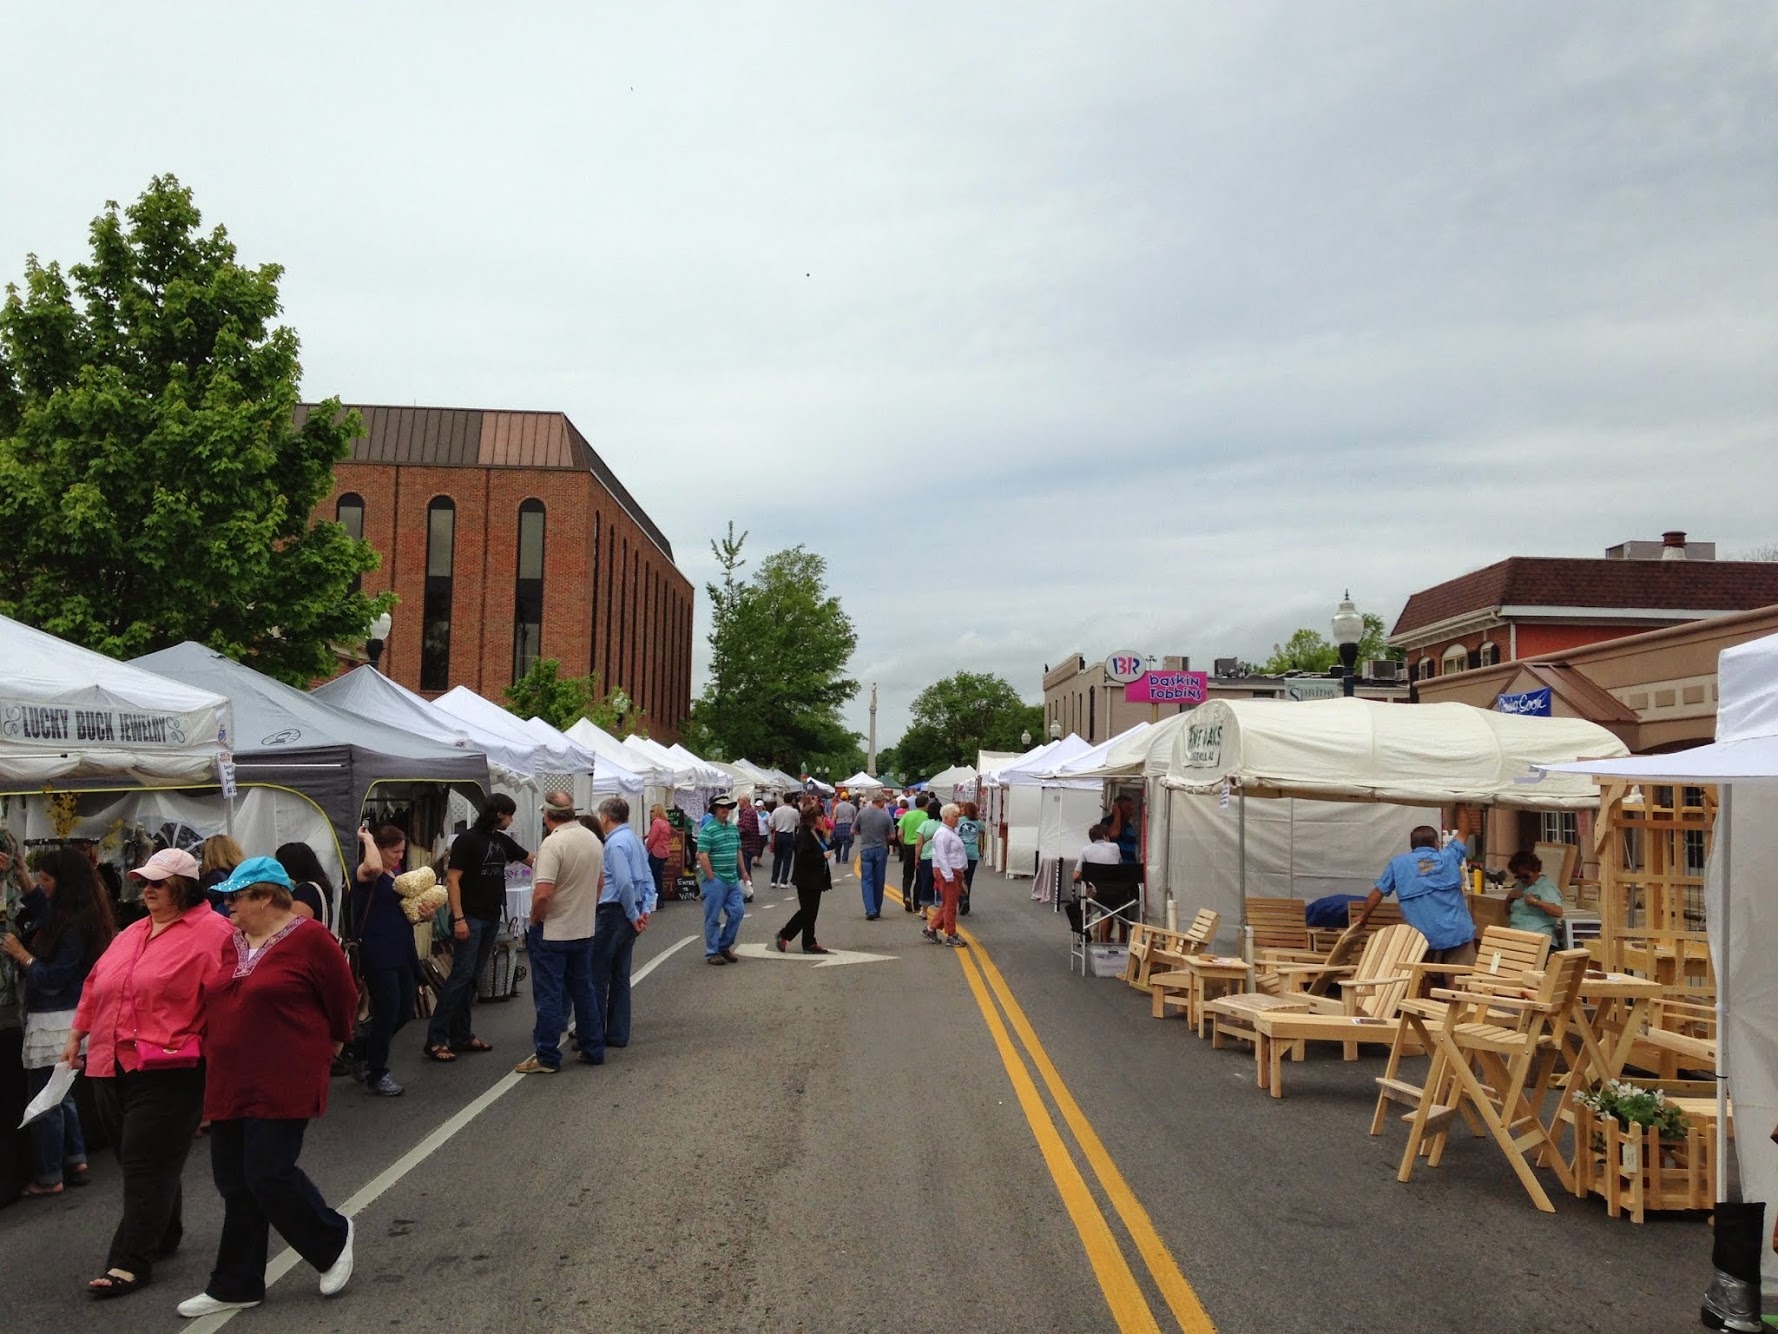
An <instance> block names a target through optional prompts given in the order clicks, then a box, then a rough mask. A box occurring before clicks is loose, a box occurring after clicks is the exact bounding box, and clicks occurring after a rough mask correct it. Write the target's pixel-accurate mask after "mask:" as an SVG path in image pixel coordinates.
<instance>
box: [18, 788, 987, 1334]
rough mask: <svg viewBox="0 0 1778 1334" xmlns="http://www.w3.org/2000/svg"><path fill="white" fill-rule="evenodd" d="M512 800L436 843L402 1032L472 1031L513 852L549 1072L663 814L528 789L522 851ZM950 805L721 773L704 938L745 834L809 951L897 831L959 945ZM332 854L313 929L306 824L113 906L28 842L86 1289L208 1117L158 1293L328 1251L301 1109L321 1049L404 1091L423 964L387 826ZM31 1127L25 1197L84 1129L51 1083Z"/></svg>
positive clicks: (523, 1068)
mask: <svg viewBox="0 0 1778 1334" xmlns="http://www.w3.org/2000/svg"><path fill="white" fill-rule="evenodd" d="M516 813H517V807H516V805H515V803H514V802H513V800H512V799H511V798H510V797H507V796H504V795H495V796H493V797H491V798H490V799H489V800H488V801H487V802H486V803H485V805H484V807H483V809H482V811H481V812H480V814H479V816H478V817H477V819H476V820H475V822H474V824H473V825H471V826H470V827H469V828H468V829H467V830H465V831H463V832H462V833H460V834H459V835H457V837H456V838H455V840H454V841H453V842H452V844H451V846H450V851H449V855H448V859H447V860H446V863H445V891H446V893H445V897H446V907H445V909H444V910H441V915H440V919H439V927H440V928H441V930H442V929H444V928H445V927H446V920H447V918H448V941H449V949H450V961H449V968H448V971H447V972H445V973H444V974H443V976H442V980H441V981H438V983H437V986H436V1000H435V1003H434V1005H433V1008H432V1012H431V1014H430V1016H429V1017H428V1018H427V1020H426V1031H425V1038H424V1041H423V1045H422V1054H423V1055H424V1057H425V1059H426V1060H428V1061H431V1062H434V1063H438V1064H449V1063H452V1062H455V1061H457V1060H458V1059H460V1058H462V1057H464V1056H468V1055H474V1054H479V1053H485V1052H489V1051H492V1050H493V1045H492V1044H491V1043H490V1042H488V1041H486V1040H484V1039H483V1038H482V1037H481V1036H479V1035H478V1034H477V1033H476V1032H475V1028H474V1024H473V1022H472V1021H473V1015H474V1008H473V1007H474V1002H475V999H476V995H477V991H478V987H477V983H478V979H480V978H481V977H482V975H483V973H484V971H485V970H486V969H487V967H488V963H489V959H490V956H491V954H492V952H493V950H494V948H495V946H496V943H497V941H498V939H499V937H500V934H501V926H502V923H503V920H504V916H505V912H506V905H507V898H506V888H507V870H508V868H509V867H511V866H513V865H515V864H524V865H528V866H531V867H532V868H533V888H532V897H531V913H530V920H529V922H528V923H527V926H526V941H525V945H526V952H527V954H528V956H529V965H530V970H531V978H532V996H533V1002H534V1008H535V1015H536V1022H535V1025H534V1027H533V1031H532V1040H531V1051H530V1053H529V1054H528V1055H526V1056H525V1057H524V1059H523V1060H521V1061H520V1062H519V1063H518V1065H517V1066H516V1067H515V1070H516V1072H517V1073H521V1074H553V1073H556V1072H558V1071H559V1070H560V1069H561V1067H562V1064H563V1062H564V1059H565V1058H564V1054H563V1046H564V1045H565V1039H570V1038H571V1039H572V1045H573V1048H574V1049H577V1052H578V1054H577V1056H576V1059H577V1061H578V1062H579V1063H581V1064H585V1065H591V1066H598V1065H602V1064H603V1063H604V1062H605V1060H606V1056H607V1053H608V1051H610V1050H611V1049H614V1048H619V1049H621V1048H623V1047H626V1046H628V1045H629V1043H630V1040H631V1004H630V989H631V962H632V957H633V952H634V947H635V943H636V941H637V939H638V938H639V937H640V936H641V935H642V933H643V932H644V931H646V930H647V929H648V925H649V921H650V918H651V917H652V915H653V914H654V912H655V911H656V908H657V905H658V902H659V899H660V897H661V892H662V889H663V875H664V871H665V867H666V864H667V859H668V855H669V852H670V848H671V840H672V837H673V831H672V829H671V826H670V824H669V822H668V820H667V818H666V812H665V811H664V810H663V809H662V808H661V807H659V806H656V807H654V808H653V810H652V811H651V812H650V819H649V821H648V825H647V830H646V833H645V834H642V835H639V834H638V833H637V832H636V831H635V830H633V829H632V828H631V827H630V824H629V820H630V808H629V805H628V803H627V802H626V801H624V800H623V799H622V798H620V797H611V798H607V799H606V800H604V801H603V802H601V803H600V804H599V805H598V807H597V809H596V810H595V811H592V812H585V813H582V812H580V811H577V810H576V808H575V805H574V802H573V799H572V797H571V796H570V795H569V794H567V793H565V792H552V793H550V794H548V796H547V797H546V798H545V801H544V803H543V805H542V807H541V808H540V814H541V817H542V823H543V828H544V837H543V838H542V839H541V841H540V843H539V846H538V847H537V849H536V850H534V851H533V850H529V849H527V848H525V847H523V846H521V845H520V844H519V843H518V842H517V840H516V839H514V837H513V836H512V834H511V833H510V832H509V831H510V829H511V827H512V824H513V820H514V817H515V815H516ZM974 816H975V813H974V811H973V809H972V808H969V807H967V806H961V807H960V806H957V805H941V804H940V803H939V802H938V801H937V800H936V799H931V800H928V799H926V798H920V799H919V800H917V801H916V802H915V803H914V804H912V805H908V804H907V803H906V802H905V801H904V802H902V803H900V804H898V805H897V806H895V807H891V806H889V804H888V803H887V802H886V800H885V798H884V797H883V795H882V794H880V793H878V794H874V795H871V796H869V797H867V798H864V799H862V800H861V802H857V803H855V802H853V801H852V800H850V799H849V798H848V797H847V796H846V794H844V793H842V794H839V796H838V797H837V799H836V800H834V801H832V802H831V803H824V802H822V801H821V799H820V798H819V797H817V796H815V795H813V794H808V795H804V796H801V797H800V798H799V797H794V796H793V797H787V798H785V799H782V800H762V801H761V802H759V803H758V804H755V803H754V801H753V800H751V798H750V797H745V796H743V797H729V796H722V797H718V798H717V799H716V800H714V801H712V802H711V803H710V807H709V813H708V815H707V816H706V817H705V818H704V820H703V822H702V823H701V824H700V825H699V827H698V828H697V830H696V863H697V868H698V876H699V880H700V881H701V889H702V898H703V915H704V944H705V958H706V960H707V961H708V962H709V963H710V964H712V965H721V964H732V963H737V962H739V961H740V957H741V956H740V955H739V953H738V952H737V950H736V944H737V941H738V937H739V933H740V929H741V925H742V922H743V920H744V919H745V915H746V904H747V903H748V902H750V901H751V900H752V899H753V897H754V890H753V874H754V871H755V868H756V861H758V860H763V859H764V856H765V854H766V853H767V852H768V851H769V852H770V854H771V865H770V868H769V873H770V883H771V885H772V887H774V888H781V889H792V890H794V891H795V894H796V899H797V903H796V910H795V912H794V913H793V914H792V915H791V916H790V918H789V919H788V920H787V921H785V922H784V923H783V925H782V926H781V927H779V928H778V929H777V930H776V931H775V932H774V934H773V938H772V943H773V945H774V947H775V948H776V949H778V950H780V951H786V950H788V949H789V948H790V946H791V944H792V942H793V941H794V942H796V943H797V944H798V945H799V947H800V949H801V950H802V951H803V952H804V953H807V954H827V953H829V951H828V949H827V948H826V947H825V946H823V945H822V944H821V943H820V940H819V938H818V936H817V933H816V928H817V923H818V921H819V919H820V916H821V909H822V904H823V901H824V896H825V894H826V893H827V891H829V890H830V889H832V888H833V885H834V878H835V870H836V867H841V868H843V867H845V866H847V865H848V862H849V859H850V857H851V855H852V854H853V853H855V854H856V867H857V870H858V874H859V881H860V889H861V894H862V899H863V907H864V916H865V918H866V920H868V921H878V920H880V919H881V916H882V909H883V900H884V896H885V893H886V885H885V880H886V876H887V868H888V863H889V859H890V855H891V853H892V852H895V853H898V854H899V855H900V857H901V860H902V868H903V885H904V898H905V900H906V905H905V906H906V907H907V910H908V911H909V912H918V913H920V914H921V916H922V930H923V933H924V935H925V936H926V938H927V939H929V940H933V941H940V942H944V943H947V944H950V945H953V946H955V945H961V944H962V943H963V942H962V939H961V937H960V936H959V934H958V931H957V917H958V915H959V914H961V913H966V912H967V911H968V893H969V886H970V884H971V882H972V880H973V875H974V870H975V864H976V859H977V856H978V849H979V845H980V826H979V824H977V823H975V819H974ZM194 852H195V853H196V854H197V855H194ZM356 854H357V855H356V865H355V866H354V868H353V869H352V871H351V873H350V874H349V876H348V880H347V884H346V885H344V886H342V887H341V893H342V894H343V897H344V905H345V906H344V907H343V908H342V909H341V910H340V913H339V916H340V918H341V922H342V924H343V927H344V929H343V930H341V931H339V932H337V933H336V931H335V930H334V929H332V924H333V916H334V911H335V905H336V902H337V900H336V899H335V895H334V889H333V887H332V886H331V885H330V884H329V882H328V878H327V876H326V875H325V874H324V873H323V871H322V869H321V863H320V859H319V858H318V857H317V856H316V854H315V852H314V850H313V849H312V848H310V847H309V846H307V845H306V844H301V843H291V844H285V845H284V846H282V847H280V848H278V849H277V851H276V855H275V856H264V855H253V856H249V855H247V854H246V852H245V850H243V849H242V847H241V846H240V845H239V843H237V842H236V840H234V839H233V838H230V837H227V836H223V835H219V836H216V837H215V838H212V839H209V840H206V841H205V843H204V844H203V846H202V847H197V848H194V850H193V851H186V850H182V849H179V848H167V849H163V850H161V851H157V852H155V853H154V854H153V855H152V856H149V857H148V858H147V859H146V860H145V861H144V862H143V864H142V865H140V866H138V867H136V868H135V869H134V870H132V871H130V872H129V879H130V880H131V881H132V882H133V884H134V885H135V886H136V888H137V890H138V892H139V896H140V909H141V913H142V915H141V916H139V917H138V918H137V919H136V920H134V921H132V922H130V923H129V924H128V925H126V926H123V927H122V928H121V929H119V927H118V925H117V919H116V917H115V916H114V906H113V902H114V901H113V896H112V894H111V893H110V892H108V890H107V887H106V885H105V883H104V882H103V881H102V880H101V878H100V876H99V875H98V873H97V870H96V868H95V864H94V861H93V859H92V858H91V857H90V856H89V855H87V854H86V853H84V852H82V851H80V850H77V849H76V848H74V847H72V846H66V847H58V848H54V849H52V850H49V851H46V852H43V853H40V854H39V855H38V856H37V857H36V858H35V859H34V862H33V865H32V870H33V871H34V873H35V884H34V887H33V888H32V890H31V892H30V893H29V894H28V895H26V896H25V899H24V901H23V903H22V904H21V906H20V910H19V912H18V913H17V914H16V916H15V921H14V926H15V931H14V932H0V951H4V952H5V953H6V954H7V955H9V956H10V957H11V958H12V960H13V961H14V962H15V963H16V964H17V965H18V966H19V967H20V969H21V970H22V973H23V979H24V983H23V990H24V1002H25V1012H26V1016H27V1017H26V1023H25V1035H24V1055H23V1062H24V1065H25V1067H26V1084H27V1092H28V1093H29V1094H30V1095H32V1096H33V1097H35V1096H36V1095H38V1094H39V1093H42V1092H44V1091H45V1090H46V1088H47V1086H48V1084H49V1082H50V1080H51V1078H52V1077H53V1076H54V1075H55V1072H56V1070H57V1067H58V1062H59V1063H62V1064H65V1065H66V1066H68V1067H71V1068H72V1069H77V1070H81V1071H83V1072H84V1074H85V1076H86V1078H87V1080H88V1081H89V1083H90V1086H91V1093H92V1105H93V1107H94V1108H95V1109H96V1114H97V1117H98V1121H99V1129H100V1130H101V1131H102V1132H103V1135H104V1139H105V1141H106V1142H108V1143H109V1145H110V1146H111V1148H112V1149H113V1151H114V1153H115V1155H116V1158H117V1162H118V1166H119V1174H120V1177H121V1182H122V1202H121V1217H119V1219H118V1220H117V1223H116V1226H115V1228H114V1229H113V1231H112V1234H111V1240H110V1243H109V1245H108V1247H107V1249H106V1253H105V1257H104V1263H105V1268H104V1271H103V1272H102V1273H100V1274H98V1275H97V1276H96V1277H94V1278H93V1279H91V1280H90V1281H89V1282H88V1283H87V1285H86V1291H87V1292H88V1293H89V1295H90V1296H91V1297H93V1298H95V1299H100V1300H110V1299H115V1298H120V1297H124V1296H128V1295H130V1294H132V1293H134V1292H137V1291H139V1290H141V1289H142V1288H144V1287H146V1286H148V1285H149V1284H150V1283H151V1282H152V1281H153V1278H154V1271H155V1265H156V1263H157V1262H159V1261H163V1260H165V1259H166V1258H167V1257H169V1256H171V1255H173V1254H174V1253H175V1252H176V1251H178V1249H179V1248H180V1246H181V1245H182V1243H183V1241H184V1237H185V1222H184V1215H185V1210H184V1198H183V1188H182V1182H183V1177H184V1170H185V1165H186V1160H187V1158H188V1156H189V1154H190V1152H191V1149H192V1146H193V1144H194V1143H196V1142H199V1141H200V1140H201V1139H202V1138H204V1137H205V1136H207V1137H208V1140H209V1150H210V1170H211V1178H212V1181H213V1182H214V1185H215V1188H216V1191H217V1193H218V1195H219V1196H220V1197H221V1201H222V1205H223V1210H222V1212H223V1221H222V1225H221V1231H220V1235H219V1236H218V1238H217V1241H216V1255H215V1261H214V1264H213V1266H212V1269H211V1272H210V1277H209V1280H208V1281H207V1282H206V1284H205V1285H204V1288H203V1290H202V1291H201V1292H199V1293H197V1294H195V1295H194V1296H191V1297H189V1298H187V1299H185V1300H184V1301H182V1302H180V1303H179V1306H178V1310H179V1312H180V1314H182V1315H185V1316H189V1317H198V1316H204V1315H212V1314H216V1313H219V1312H224V1311H230V1310H235V1309H240V1308H244V1307H250V1306H255V1305H257V1304H259V1303H260V1302H262V1301H263V1300H264V1299H265V1267H266V1257H267V1250H268V1245H269V1239H270V1234H271V1231H272V1230H273V1229H275V1230H276V1231H277V1232H278V1233H279V1235H280V1236H282V1237H283V1238H284V1239H285V1241H286V1242H287V1243H289V1245H290V1246H291V1248H292V1249H293V1250H294V1251H295V1252H296V1253H297V1254H298V1255H300V1256H301V1257H302V1259H303V1260H304V1261H306V1262H307V1263H308V1264H309V1265H310V1267H311V1268H312V1269H313V1270H314V1271H315V1272H316V1273H317V1275H318V1276H319V1284H320V1290H321V1292H322V1293H323V1294H324V1295H332V1294H334V1293H337V1292H339V1291H340V1290H342V1289H343V1288H344V1287H345V1286H346V1284H347V1282H348V1281H349V1279H350V1278H351V1275H352V1269H353V1227H352V1222H351V1220H350V1219H349V1218H347V1217H345V1216H344V1215H342V1214H341V1213H340V1212H338V1211H337V1210H336V1209H334V1208H333V1207H332V1206H330V1205H329V1204H328V1203H327V1201H326V1200H325V1199H324V1197H323V1196H322V1194H321V1192H320V1191H319V1190H318V1189H317V1188H316V1186H315V1185H314V1183H313V1182H312V1181H311V1180H310V1179H309V1177H308V1176H307V1175H306V1173H305V1172H304V1171H303V1169H302V1167H301V1166H300V1163H299V1160H300V1156H301V1152H302V1147H303V1141H304V1137H305V1133H306V1131H307V1128H308V1126H309V1124H310V1123H311V1122H312V1121H314V1120H316V1119H317V1118H319V1117H320V1116H322V1115H323V1114H324V1113H325V1111H326V1109H327V1103H328V1093H329V1089H330V1086H331V1083H332V1080H333V1079H334V1078H336V1077H339V1076H340V1075H341V1074H342V1073H343V1072H345V1071H348V1070H349V1071H352V1072H354V1073H355V1074H356V1077H357V1078H359V1079H360V1080H361V1081H362V1084H363V1087H364V1088H365V1090H366V1091H367V1092H368V1093H369V1094H371V1095H372V1096H375V1097H381V1098H391V1097H399V1096H401V1095H402V1094H403V1093H404V1092H405V1090H404V1088H403V1087H402V1085H400V1084H398V1083H397V1082H396V1081H395V1079H394V1078H393V1076H392V1074H391V1071H390V1052H391V1049H392V1047H393V1044H394V1040H395V1037H396V1035H397V1034H398V1033H399V1032H400V1031H401V1030H402V1028H403V1027H404V1026H405V1025H406V1024H407V1023H408V1022H409V1020H410V1019H413V1018H415V1017H416V1005H415V1001H416V997H417V996H418V995H419V994H421V992H422V989H423V988H424V986H425V983H424V981H423V972H422V968H421V959H420V955H419V951H418V950H417V948H416V944H415V931H414V926H413V923H412V921H411V920H410V918H409V917H408V915H407V914H406V913H405V912H404V911H403V907H402V894H401V892H400V890H399V888H398V884H397V879H398V877H400V876H402V874H403V870H404V867H405V866H406V864H407V862H408V860H409V844H408V837H407V833H406V831H405V830H404V829H403V828H401V827H400V826H399V825H396V824H381V825H374V824H372V823H371V822H369V821H367V822H366V823H365V826H364V827H363V828H362V829H361V830H360V831H359V836H358V848H357V850H356ZM0 855H3V854H0ZM419 860H421V861H424V860H426V859H425V858H420V859H419ZM0 869H3V868H0ZM427 874H430V873H429V872H428V873H427ZM570 1021H572V1023H571V1024H570ZM342 1053H345V1055H342ZM50 1096H52V1097H53V1096H54V1095H53V1094H51V1095H50ZM29 1133H30V1141H31V1148H32V1159H31V1163H32V1173H31V1177H30V1180H29V1181H28V1182H27V1184H26V1185H25V1187H24V1190H23V1194H24V1195H25V1196H26V1197H27V1198H42V1197H45V1196H55V1195H60V1194H62V1193H64V1192H65V1191H67V1190H70V1189H74V1188H77V1187H79V1186H82V1185H85V1184H86V1182H87V1181H88V1180H89V1179H90V1177H91V1168H90V1166H89V1164H88V1161H87V1149H86V1133H85V1128H84V1127H83V1126H82V1124H81V1119H80V1114H79V1110H78V1104H77V1102H76V1099H75V1097H74V1095H73V1093H72V1092H71V1091H70V1092H68V1093H67V1094H66V1095H65V1096H64V1097H63V1098H62V1099H61V1100H60V1101H59V1102H57V1103H55V1105H54V1106H53V1108H51V1109H50V1110H48V1111H47V1112H46V1114H44V1115H41V1116H39V1117H37V1119H35V1120H34V1121H32V1122H31V1124H30V1130H29Z"/></svg>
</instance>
